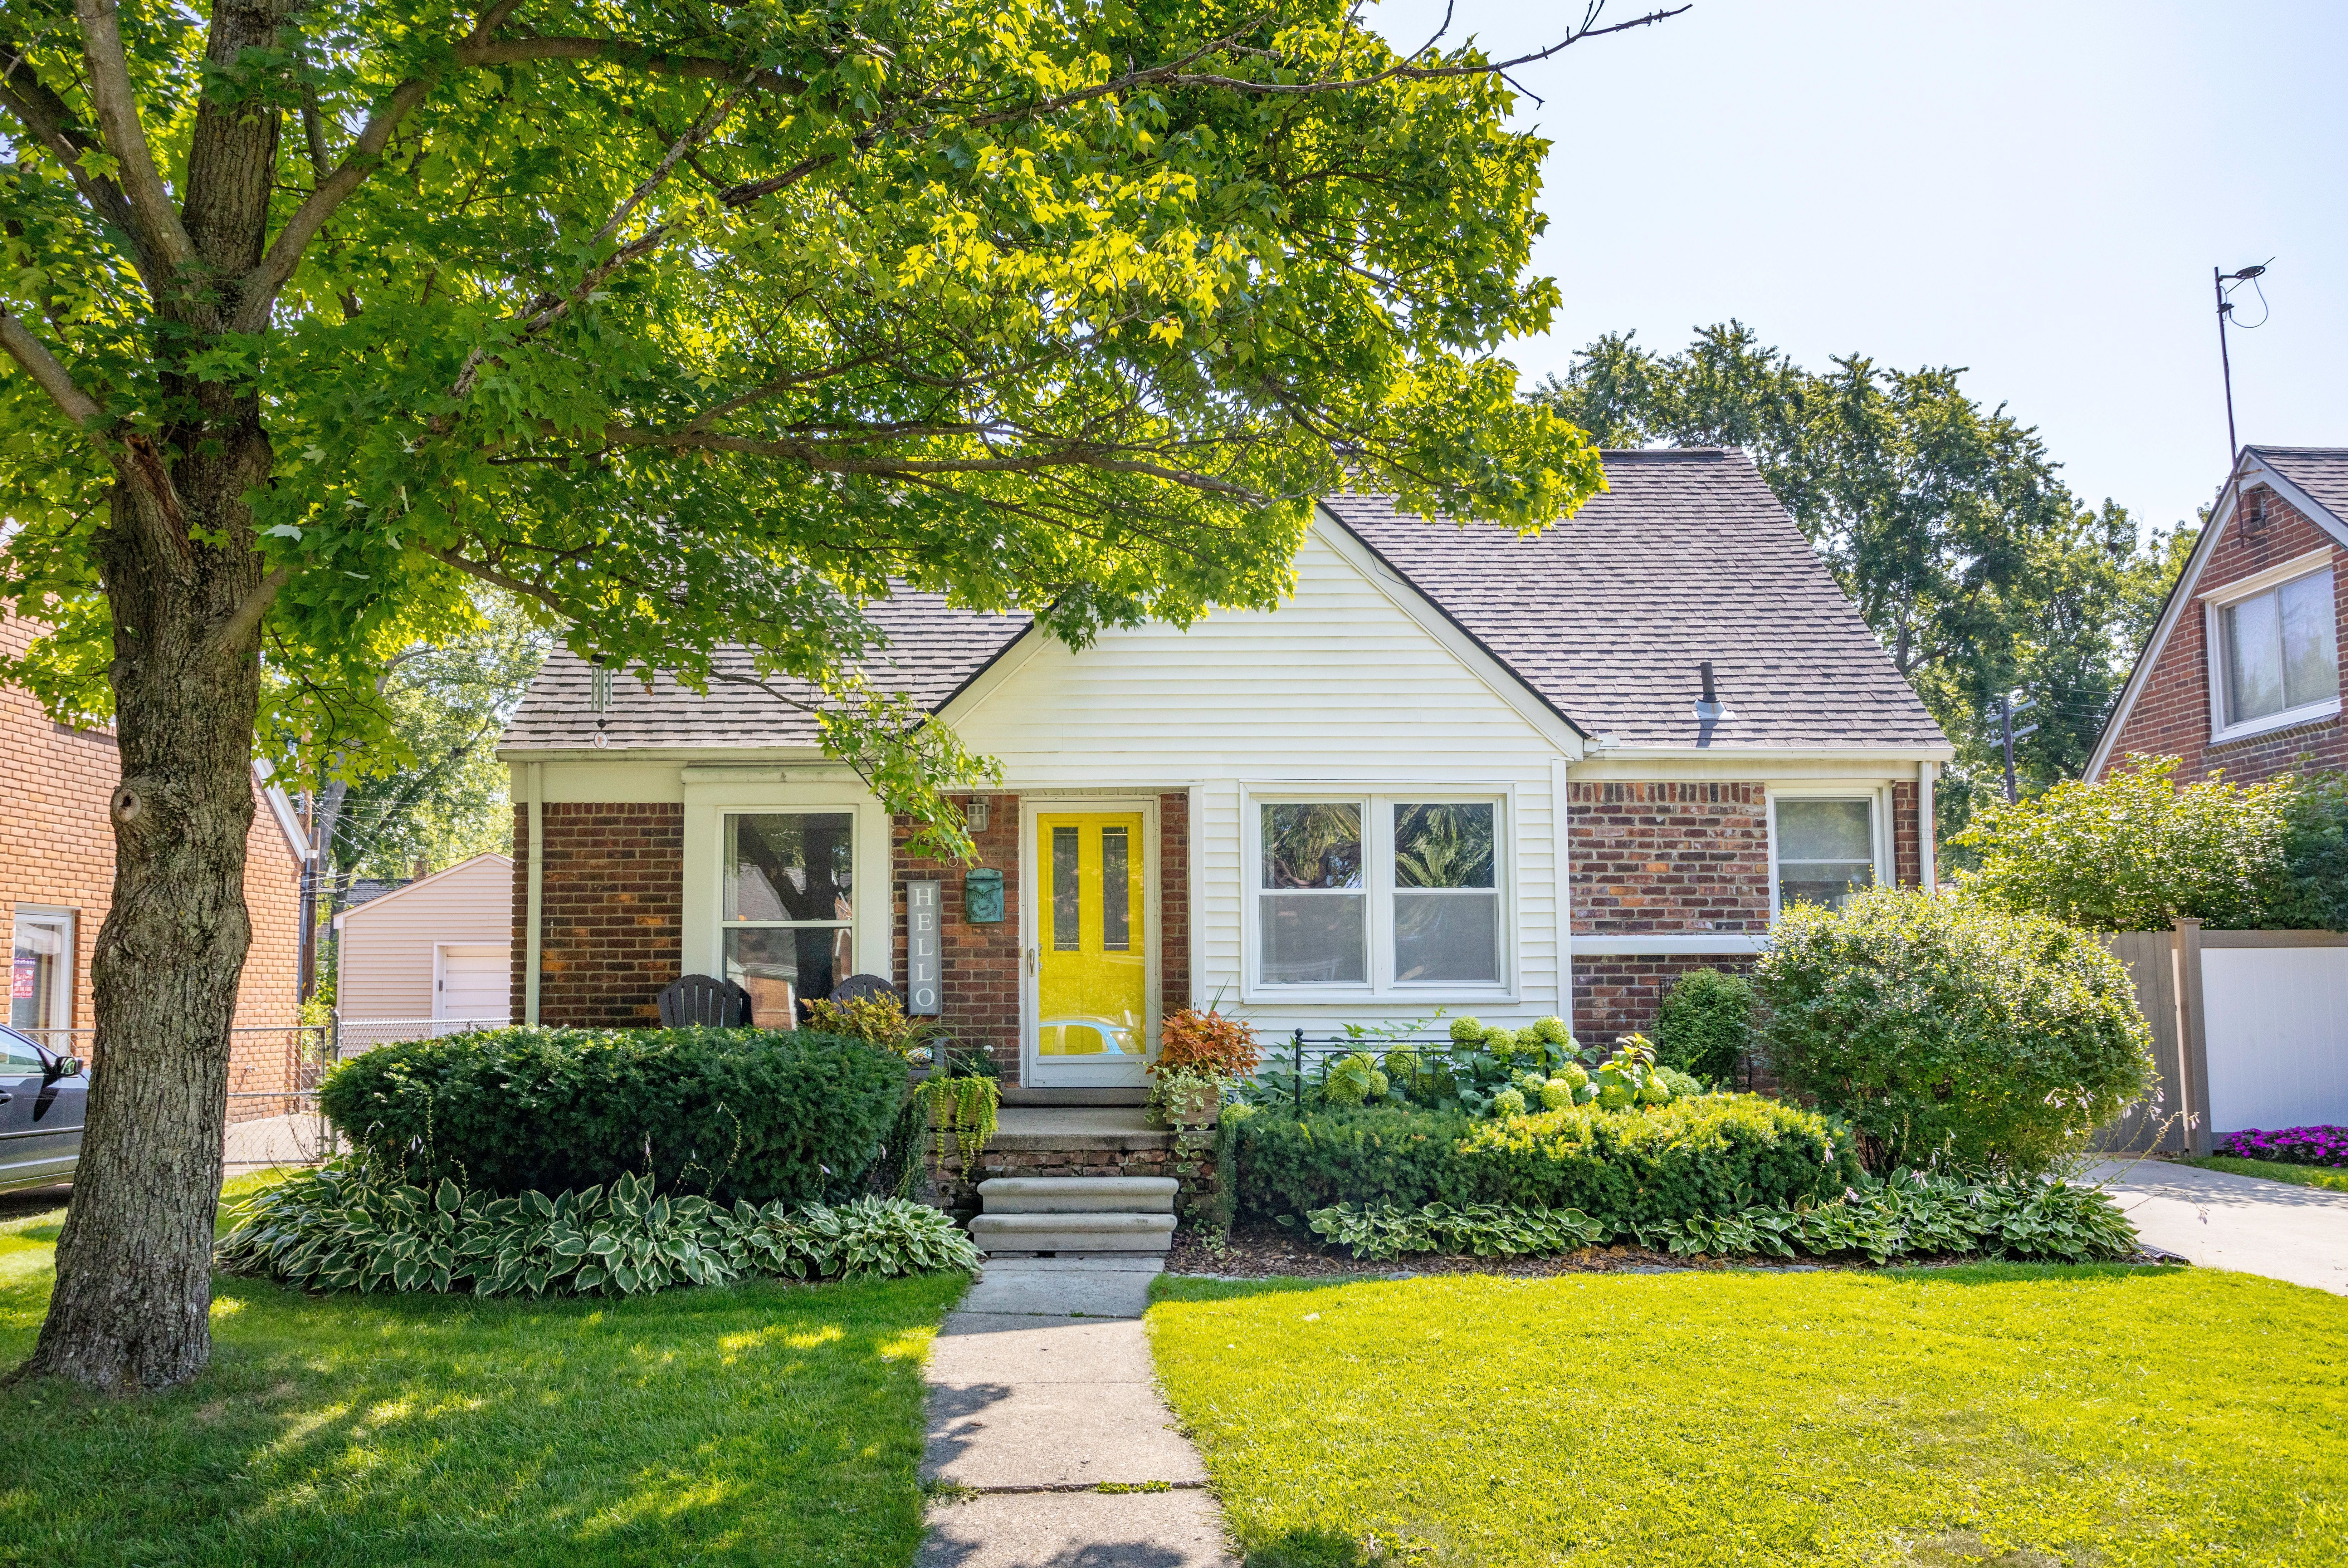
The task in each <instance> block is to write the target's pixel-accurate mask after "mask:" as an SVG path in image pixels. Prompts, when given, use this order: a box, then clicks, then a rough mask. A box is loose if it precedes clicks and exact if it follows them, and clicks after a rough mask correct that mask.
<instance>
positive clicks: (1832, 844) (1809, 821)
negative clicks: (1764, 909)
mask: <svg viewBox="0 0 2348 1568" xmlns="http://www.w3.org/2000/svg"><path fill="white" fill-rule="evenodd" d="M1776 816H1777V905H1778V907H1780V908H1788V907H1792V906H1794V905H1796V904H1824V905H1826V906H1827V907H1829V908H1834V909H1839V908H1841V907H1842V906H1843V905H1844V904H1846V903H1848V902H1849V899H1850V896H1851V894H1852V893H1853V892H1855V891H1856V890H1858V889H1859V888H1861V887H1868V886H1873V885H1874V882H1875V803H1874V802H1873V801H1872V800H1870V799H1859V800H1780V801H1778V802H1777V803H1776Z"/></svg>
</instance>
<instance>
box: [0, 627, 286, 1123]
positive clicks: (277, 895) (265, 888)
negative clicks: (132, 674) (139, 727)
mask: <svg viewBox="0 0 2348 1568" xmlns="http://www.w3.org/2000/svg"><path fill="white" fill-rule="evenodd" d="M39 635H40V629H39V627H38V626H37V625H36V624H35V623H33V622H30V621H26V620H21V619H19V618H17V617H15V616H7V617H5V619H0V647H5V649H6V651H8V652H9V653H11V654H17V653H22V652H23V651H25V649H26V647H27V646H29V645H30V644H31V643H32V641H33V640H34V639H35V638H36V637H38V636H39ZM121 778H122V764H121V760H120V758H119V756H118V754H117V753H116V751H115V744H114V737H113V736H112V735H110V734H108V733H104V732H102V731H97V730H77V729H74V728H72V727H70V726H68V725H65V724H60V723H56V722H55V721H53V720H51V719H50V718H49V716H48V715H47V713H46V712H43V711H42V708H41V705H40V703H39V702H38V701H37V700H36V699H35V698H34V697H33V696H32V695H31V694H30V693H29V692H25V691H22V690H21V689H19V688H17V687H15V686H0V787H5V801H6V803H7V808H8V809H7V810H6V812H5V815H0V899H5V902H6V907H7V910H8V913H9V916H10V918H11V921H12V923H13V927H14V947H15V952H14V963H13V966H12V975H11V981H12V983H11V986H10V998H9V1004H8V1007H9V1021H10V1023H11V1024H12V1025H13V1026H14V1027H16V1028H19V1029H26V1030H32V1031H34V1032H35V1033H36V1035H42V1034H43V1032H44V1031H49V1030H69V1029H80V1030H88V1029H91V1028H93V1027H95V1025H96V1022H97V1020H96V1017H95V1015H94V1013H93V1011H92V1003H91V1000H90V988H89V959H90V951H91V948H92V947H93V946H94V945H95V944H96V942H97V940H98V927H99V926H101V925H103V924H104V923H105V920H106V914H107V908H108V905H109V903H110V902H111V900H112V897H113V888H114V828H113V825H112V823H111V822H110V820H109V819H108V812H107V808H108V801H109V800H110V799H111V798H112V797H113V794H114V787H115V785H116V784H118V783H120V782H121ZM253 794H254V797H255V798H254V811H253V818H252V832H251V834H250V835H249V836H248V837H247V839H246V841H245V872H244V898H245V906H246V907H247V909H249V910H250V911H251V914H252V948H251V950H250V952H249V954H248V956H247V957H246V958H245V964H244V976H243V979H242V982H241V984H240V987H239V989H238V992H237V1009H236V1022H237V1024H238V1025H239V1026H241V1027H242V1028H244V1029H245V1030H248V1031H249V1032H247V1033H243V1034H240V1035H238V1036H237V1038H236V1049H235V1052H234V1054H233V1055H232V1058H231V1065H230V1074H229V1077H230V1082H229V1087H230V1089H231V1091H238V1092H244V1093H263V1092H270V1091H277V1090H281V1089H284V1088H287V1087H290V1086H292V1085H293V1074H294V1073H295V1072H296V1071H298V1067H299V1064H298V1062H297V1061H295V1060H294V1057H293V1049H292V1048H293V1040H292V1036H291V1035H290V1033H289V1032H288V1026H290V1025H292V1024H293V1022H294V1011H295V1006H296V1002H297V986H298V983H299V982H298V975H297V967H296V966H297V951H298V945H299V937H300V929H301V899H300V862H299V859H298V858H297V851H296V850H295V848H294V844H295V842H296V839H297V836H298V834H299V831H300V829H299V825H298V824H297V823H296V822H295V820H294V817H293V807H292V806H291V804H289V803H288V802H287V801H286V799H285V796H284V793H283V791H281V790H276V789H270V788H264V787H263V785H262V784H260V783H259V781H258V780H257V779H256V781H255V784H254V788H253ZM44 1037H45V1038H54V1039H56V1040H57V1044H58V1045H59V1047H60V1048H63V1047H64V1046H65V1045H66V1040H67V1037H65V1036H62V1035H57V1036H44ZM82 1038H83V1040H84V1041H85V1043H84V1044H83V1045H81V1046H78V1047H76V1048H75V1049H77V1051H78V1052H79V1053H80V1054H83V1055H88V1047H87V1044H86V1041H87V1039H88V1037H87V1036H84V1037H82ZM288 1108H289V1107H288V1106H287V1105H285V1104H284V1103H283V1102H278V1101H275V1100H242V1099H240V1100H232V1101H231V1102H229V1119H230V1120H231V1121H241V1120H244V1119H246V1118H249V1117H252V1116H262V1115H273V1114H276V1113H278V1112H281V1111H283V1110H286V1109H288Z"/></svg>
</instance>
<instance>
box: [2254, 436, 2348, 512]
mask: <svg viewBox="0 0 2348 1568" xmlns="http://www.w3.org/2000/svg"><path fill="white" fill-rule="evenodd" d="M2242 450H2243V451H2244V452H2245V453H2253V452H2254V453H2256V454H2257V455H2258V456H2260V458H2261V459H2262V460H2263V461H2264V462H2265V463H2266V465H2267V466H2269V467H2271V468H2272V469H2273V470H2274V471H2275V472H2276V473H2278V474H2281V476H2282V477H2284V478H2286V479H2288V480H2290V481H2291V483H2292V484H2294V485H2296V486H2298V487H2300V488H2301V489H2302V490H2304V491H2306V492H2307V493H2308V495H2309V496H2310V497H2312V498H2313V499H2314V500H2315V502H2316V504H2317V505H2319V506H2321V507H2322V508H2323V509H2324V510H2325V511H2327V512H2330V513H2331V514H2332V518H2333V521H2334V522H2337V523H2340V524H2342V525H2343V526H2348V447H2343V446H2245V447H2243V448H2242Z"/></svg>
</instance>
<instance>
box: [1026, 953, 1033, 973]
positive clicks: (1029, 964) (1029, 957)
mask: <svg viewBox="0 0 2348 1568" xmlns="http://www.w3.org/2000/svg"><path fill="white" fill-rule="evenodd" d="M1027 972H1028V973H1029V974H1031V975H1032V974H1034V973H1035V948H1028V949H1027Z"/></svg>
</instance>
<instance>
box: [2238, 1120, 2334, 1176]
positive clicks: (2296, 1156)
mask: <svg viewBox="0 0 2348 1568" xmlns="http://www.w3.org/2000/svg"><path fill="white" fill-rule="evenodd" d="M2218 1153H2220V1154H2231V1155H2232V1156H2233V1157H2234V1158H2235V1159H2237V1160H2280V1161H2281V1162H2283V1163H2286V1164H2292V1165H2331V1166H2334V1167H2348V1127H2284V1128H2281V1129H2279V1130H2277V1131H2275V1132H2260V1131H2258V1130H2257V1129H2255V1128H2254V1129H2252V1130H2250V1131H2249V1132H2235V1133H2232V1134H2230V1136H2228V1138H2227V1139H2226V1142H2225V1143H2223V1144H2222V1145H2220V1146H2219V1150H2218Z"/></svg>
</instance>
